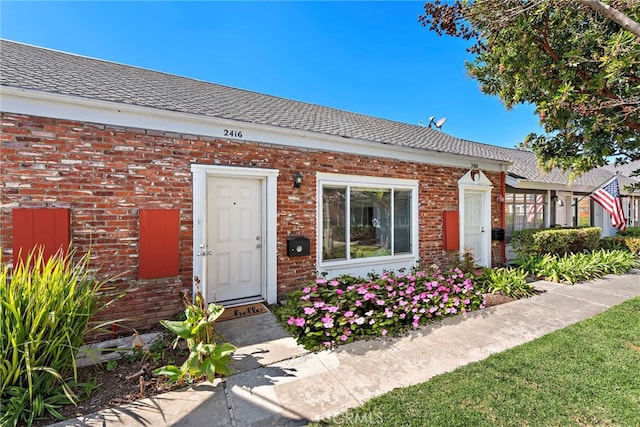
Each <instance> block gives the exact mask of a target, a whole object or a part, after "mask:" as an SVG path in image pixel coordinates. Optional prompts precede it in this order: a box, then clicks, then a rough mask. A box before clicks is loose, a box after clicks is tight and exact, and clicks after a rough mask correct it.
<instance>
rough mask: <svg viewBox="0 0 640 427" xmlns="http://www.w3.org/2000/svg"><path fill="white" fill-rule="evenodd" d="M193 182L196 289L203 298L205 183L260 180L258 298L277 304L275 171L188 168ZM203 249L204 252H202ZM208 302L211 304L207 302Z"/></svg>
mask: <svg viewBox="0 0 640 427" xmlns="http://www.w3.org/2000/svg"><path fill="white" fill-rule="evenodd" d="M191 173H192V178H193V184H192V186H193V247H192V257H193V276H194V278H195V277H198V278H199V280H200V288H201V291H202V294H203V295H207V291H208V290H209V289H208V286H209V285H208V284H207V283H206V280H207V279H206V278H207V263H206V256H201V255H198V253H202V251H203V248H201V245H204V244H206V241H207V237H206V236H207V227H208V223H207V218H208V213H207V182H208V179H209V178H210V177H216V176H218V177H223V178H234V177H235V178H251V179H260V180H261V182H262V190H261V194H262V208H261V210H262V224H263V232H264V239H263V242H262V245H263V248H264V250H263V251H262V290H261V297H262V299H263V300H265V301H266V302H267V304H274V303H275V302H276V301H277V295H278V289H277V272H276V266H277V260H276V258H277V245H276V243H277V242H276V240H277V237H276V228H277V196H278V192H277V188H278V185H277V184H278V174H279V171H278V170H277V169H261V168H245V167H234V166H216V165H203V164H192V165H191ZM204 249H206V248H204ZM195 291H196V281H195V280H193V293H194V295H195ZM207 302H211V301H207Z"/></svg>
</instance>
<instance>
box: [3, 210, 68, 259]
mask: <svg viewBox="0 0 640 427" xmlns="http://www.w3.org/2000/svg"><path fill="white" fill-rule="evenodd" d="M12 214H13V226H12V230H13V265H14V267H17V266H18V263H19V261H21V260H25V259H26V258H27V255H28V254H29V253H30V252H31V251H32V250H33V249H34V248H35V247H41V248H42V250H43V253H42V255H43V258H44V261H45V262H46V261H47V260H48V259H49V258H51V257H52V256H53V255H55V254H56V253H57V252H58V251H59V250H60V249H62V250H63V251H64V253H65V254H66V252H67V250H68V249H69V243H70V242H71V227H70V221H69V220H70V218H71V211H70V210H69V209H63V208H55V209H53V208H42V209H14V210H13V212H12Z"/></svg>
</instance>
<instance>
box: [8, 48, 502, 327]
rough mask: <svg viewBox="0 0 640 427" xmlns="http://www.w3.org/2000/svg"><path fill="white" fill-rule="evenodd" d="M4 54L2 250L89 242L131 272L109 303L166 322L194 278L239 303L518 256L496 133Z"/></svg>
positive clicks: (26, 51) (55, 58)
mask: <svg viewBox="0 0 640 427" xmlns="http://www.w3.org/2000/svg"><path fill="white" fill-rule="evenodd" d="M0 55H1V57H0V65H1V74H0V79H1V80H0V82H1V85H2V86H1V90H2V107H1V110H2V113H1V118H2V123H1V125H2V128H1V131H2V136H1V139H2V153H1V161H2V173H1V175H0V188H2V199H1V200H2V217H1V219H0V226H1V230H2V231H1V234H0V238H1V243H0V245H1V247H2V261H3V263H10V262H12V259H13V260H16V259H17V258H18V255H19V251H20V249H21V248H22V250H23V251H26V250H28V249H29V248H31V247H33V246H34V245H36V244H45V246H46V248H47V250H49V251H55V250H56V249H57V248H58V247H60V246H63V247H64V246H66V245H67V244H68V243H72V244H73V245H74V247H75V248H76V249H77V250H78V251H79V253H86V252H87V251H90V254H91V262H92V265H93V266H95V267H100V271H101V273H102V274H103V275H105V276H113V277H116V279H115V281H114V283H115V284H116V287H117V289H119V290H127V294H126V296H125V297H123V298H122V299H121V300H119V302H118V303H117V304H115V305H114V306H113V307H112V308H111V311H110V312H109V313H106V314H105V316H111V317H127V318H135V319H136V320H135V321H132V322H130V325H132V326H136V327H143V326H145V325H150V324H153V323H155V322H156V321H157V320H158V319H162V318H166V317H167V316H170V315H172V314H173V313H175V312H176V311H178V310H179V309H180V308H181V299H180V292H182V291H190V290H191V289H192V286H193V282H194V279H195V278H197V280H198V281H199V282H200V286H201V287H202V289H203V291H204V294H205V295H206V298H207V300H210V301H211V300H216V301H218V302H222V303H224V304H227V305H234V304H240V303H244V302H251V301H258V300H263V301H266V302H268V303H273V302H275V301H277V300H278V299H279V298H282V297H283V296H284V294H285V293H286V292H287V291H290V290H293V289H297V288H300V287H302V286H304V285H305V284H307V283H308V282H309V281H310V280H312V279H313V278H315V277H316V274H317V273H318V272H321V273H327V274H328V275H329V276H336V275H339V274H343V273H351V274H360V275H365V274H367V273H369V272H382V271H383V270H385V269H387V270H388V269H401V268H411V267H413V266H415V265H416V264H417V263H418V262H423V263H429V264H431V263H440V264H442V263H445V262H446V261H447V258H448V257H450V256H451V251H456V250H457V249H458V248H460V247H462V248H468V249H470V250H472V252H473V254H474V257H475V259H476V261H477V262H478V263H479V264H481V265H486V266H490V265H492V264H497V265H501V264H503V263H504V256H503V254H504V245H502V244H501V243H502V242H500V241H493V242H492V240H491V237H492V236H491V235H492V233H491V230H492V228H499V227H501V226H502V223H501V220H502V206H501V204H500V201H501V200H502V198H503V188H504V183H505V171H506V170H507V166H508V164H509V162H508V160H507V159H505V158H503V157H502V155H501V151H500V150H499V149H497V147H493V146H490V145H485V144H479V143H474V142H469V141H465V140H462V139H459V138H455V137H452V136H449V135H447V134H445V133H442V132H440V131H437V130H435V129H430V128H428V127H421V126H413V125H408V124H405V123H398V122H393V121H389V120H384V119H379V118H375V117H369V116H364V115H360V114H355V113H350V112H346V111H340V110H335V109H331V108H327V107H322V106H318V105H312V104H306V103H302V102H296V101H291V100H287V99H282V98H276V97H272V96H267V95H262V94H258V93H254V92H249V91H245V90H239V89H234V88H229V87H224V86H220V85H216V84H211V83H206V82H202V81H197V80H192V79H188V78H183V77H178V76H173V75H169V74H164V73H159V72H154V71H149V70H144V69H140V68H134V67H130V66H126V65H120V64H115V63H111V62H106V61H101V60H96V59H91V58H86V57H81V56H76V55H70V54H66V53H61V52H57V51H53V50H48V49H42V48H38V47H33V46H28V45H24V44H20V43H15V42H10V41H2V42H1V45H0ZM458 212H461V213H462V214H461V215H458ZM459 218H460V219H459Z"/></svg>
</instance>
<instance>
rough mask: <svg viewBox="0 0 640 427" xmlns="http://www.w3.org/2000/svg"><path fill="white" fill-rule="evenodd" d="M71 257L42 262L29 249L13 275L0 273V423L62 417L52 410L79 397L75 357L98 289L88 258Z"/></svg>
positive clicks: (99, 304)
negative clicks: (44, 417)
mask: <svg viewBox="0 0 640 427" xmlns="http://www.w3.org/2000/svg"><path fill="white" fill-rule="evenodd" d="M72 256H73V254H72V252H71V251H70V253H69V254H68V255H67V256H63V255H58V256H55V257H52V258H51V259H49V261H47V262H44V260H43V258H42V252H41V251H40V252H35V251H34V252H32V253H31V254H29V256H28V257H27V260H26V261H25V263H21V264H20V265H18V266H17V268H16V269H15V270H14V272H13V276H11V277H9V271H8V267H7V266H3V267H2V270H0V425H16V424H26V425H31V424H32V423H33V421H34V420H36V419H38V418H41V417H43V416H44V415H46V413H47V412H48V413H49V414H51V415H53V416H55V417H56V418H60V419H63V417H62V415H61V414H60V413H59V412H58V408H60V407H61V406H62V405H64V404H68V403H75V402H76V401H77V400H78V398H79V397H78V396H77V394H76V392H77V389H76V387H77V386H78V387H79V386H81V385H80V384H78V383H77V370H76V360H75V355H76V353H77V350H78V348H79V347H80V346H81V345H82V344H83V340H84V335H85V333H86V332H87V325H88V323H89V319H90V318H91V317H92V316H93V315H95V314H96V313H97V312H98V311H100V309H101V308H102V307H103V305H102V302H101V300H100V296H99V292H100V291H101V290H103V289H104V288H103V287H102V284H101V283H100V282H97V281H96V280H95V279H94V278H93V277H92V275H91V273H90V270H89V268H88V261H89V256H88V255H86V256H84V257H83V258H82V259H81V260H80V261H79V262H78V263H73V262H72ZM32 261H34V262H32ZM32 265H34V266H35V267H30V266H32ZM89 390H90V387H89V386H87V387H83V388H81V389H80V391H89Z"/></svg>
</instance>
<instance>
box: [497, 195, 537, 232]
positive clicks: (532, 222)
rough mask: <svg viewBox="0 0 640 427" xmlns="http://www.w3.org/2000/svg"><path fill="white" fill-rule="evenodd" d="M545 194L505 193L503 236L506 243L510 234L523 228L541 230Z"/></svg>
mask: <svg viewBox="0 0 640 427" xmlns="http://www.w3.org/2000/svg"><path fill="white" fill-rule="evenodd" d="M545 199H546V198H545V194H543V193H538V194H536V193H507V194H506V197H505V206H504V208H505V223H506V227H505V234H506V238H507V242H509V241H510V240H511V234H512V233H513V232H514V231H517V230H524V229H525V228H543V227H544V225H545V211H546V209H545V205H546V200H545Z"/></svg>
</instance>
